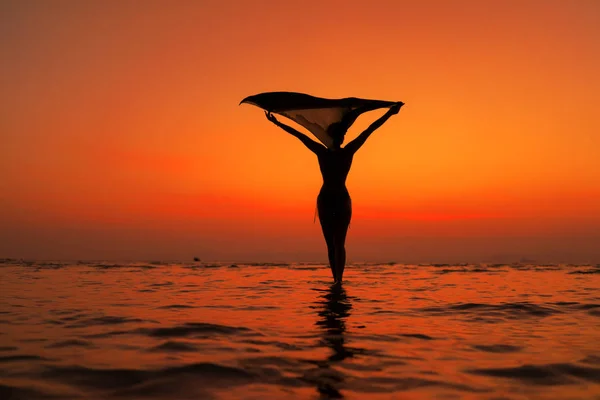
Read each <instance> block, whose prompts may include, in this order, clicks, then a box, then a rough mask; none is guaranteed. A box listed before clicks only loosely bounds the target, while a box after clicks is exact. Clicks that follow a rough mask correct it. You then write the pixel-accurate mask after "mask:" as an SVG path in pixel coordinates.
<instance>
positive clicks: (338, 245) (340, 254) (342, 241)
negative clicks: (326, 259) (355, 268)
mask: <svg viewBox="0 0 600 400" xmlns="http://www.w3.org/2000/svg"><path fill="white" fill-rule="evenodd" d="M347 233H348V224H347V223H345V222H344V221H340V224H339V225H338V226H337V227H336V233H335V235H334V239H333V248H334V252H335V261H334V264H335V275H334V279H335V280H336V281H338V282H342V278H343V276H344V268H345V267H346V234H347Z"/></svg>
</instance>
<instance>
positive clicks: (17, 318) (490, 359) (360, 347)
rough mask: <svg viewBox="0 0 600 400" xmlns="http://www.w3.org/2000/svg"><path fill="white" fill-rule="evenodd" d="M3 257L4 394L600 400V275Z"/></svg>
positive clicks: (594, 271)
mask: <svg viewBox="0 0 600 400" xmlns="http://www.w3.org/2000/svg"><path fill="white" fill-rule="evenodd" d="M344 278H345V281H344V283H343V286H342V287H335V286H333V287H332V286H331V276H330V271H329V269H328V268H327V267H326V266H324V265H317V264H297V263H296V264H294V263H292V264H231V263H215V264H206V263H162V262H151V263H139V262H136V263H132V262H128V263H113V262H111V263H107V262H73V263H65V262H41V261H37V262H33V261H22V260H20V261H15V260H4V261H1V262H0V282H1V286H0V398H1V399H3V400H4V399H49V398H50V399H113V398H114V399H236V398H245V399H265V398H285V399H292V398H301V399H318V398H348V399H388V398H396V399H427V398H439V399H459V398H465V399H587V398H590V399H599V398H600V290H599V289H600V266H594V265H588V266H574V265H526V264H512V265H467V264H464V265H439V264H438V265H398V264H393V263H390V264H384V265H382V264H352V265H349V266H347V269H346V273H345V276H344Z"/></svg>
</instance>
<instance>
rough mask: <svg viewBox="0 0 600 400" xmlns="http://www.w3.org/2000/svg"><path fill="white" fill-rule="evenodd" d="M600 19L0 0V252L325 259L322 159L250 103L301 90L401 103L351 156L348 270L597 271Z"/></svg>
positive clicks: (502, 5)
mask: <svg viewBox="0 0 600 400" xmlns="http://www.w3.org/2000/svg"><path fill="white" fill-rule="evenodd" d="M307 3H309V4H313V5H308V6H307ZM321 3H324V4H321ZM598 26H600V3H599V2H597V1H595V0H589V1H583V0H577V1H561V0H557V1H551V0H540V1H524V0H518V1H517V0H515V1H496V2H482V1H478V0H474V1H453V2H448V1H412V2H409V1H377V2H364V1H358V0H357V1H350V2H348V1H345V2H342V1H330V2H317V1H314V2H292V1H290V2H275V1H259V2H254V1H253V2H250V1H247V2H246V1H217V0H215V1H178V2H171V3H169V4H168V5H167V4H166V3H165V2H162V1H146V2H143V4H142V3H140V2H134V1H118V2H117V1H115V2H103V1H89V2H79V1H64V2H60V3H51V2H45V1H27V2H17V1H13V2H2V3H1V4H0V32H1V35H0V51H1V54H2V56H1V59H2V62H1V63H0V79H1V80H2V85H1V87H2V90H1V91H0V106H1V107H0V206H1V207H0V224H1V225H0V257H3V256H5V257H26V258H66V259H73V258H96V259H98V258H103V259H140V258H141V259H190V258H191V257H193V256H199V257H202V258H204V259H219V260H266V261H269V260H307V261H308V260H314V261H324V260H325V258H326V257H325V245H324V241H323V239H322V237H321V233H320V228H319V226H318V223H317V224H313V215H314V206H315V198H316V195H317V193H318V191H319V187H320V176H319V172H318V166H317V162H316V159H315V158H314V156H313V155H312V154H311V153H310V152H308V151H307V150H306V149H305V148H304V147H303V146H302V144H301V143H300V142H298V141H297V140H296V139H295V138H293V137H291V136H289V135H288V134H286V133H284V132H283V131H280V130H278V129H277V128H276V127H274V126H273V125H272V124H270V123H269V122H268V121H267V120H266V119H265V117H264V115H263V114H262V112H261V111H260V110H259V109H257V108H255V107H252V106H249V105H243V106H238V103H239V101H240V100H241V99H242V98H244V97H246V96H247V95H251V94H256V93H260V92H265V91H277V90H289V91H298V92H304V93H310V94H313V95H316V96H322V97H331V98H336V97H346V96H356V97H365V98H377V99H384V100H401V101H404V102H405V103H406V106H405V107H404V108H403V109H402V111H401V112H400V113H399V115H398V116H396V117H394V118H392V119H391V120H390V121H389V122H388V123H387V124H386V125H385V126H384V127H382V128H381V129H380V130H379V131H377V132H376V133H375V134H374V135H373V136H372V137H371V138H370V139H369V141H368V142H367V144H366V145H365V146H364V147H363V148H362V149H361V151H360V152H359V153H358V154H357V156H356V157H355V161H354V166H353V169H352V171H351V173H350V176H349V179H348V187H349V189H350V192H351V195H352V198H353V204H354V220H353V221H352V225H351V228H350V232H349V237H348V258H349V261H361V260H373V261H375V260H396V261H398V262H403V261H404V262H413V261H438V262H443V261H461V260H464V261H481V260H483V261H504V260H513V259H517V260H518V259H519V258H521V257H528V258H533V259H538V260H544V261H568V262H586V261H589V262H600V246H599V245H598V243H600V154H599V153H600V151H599V149H600V118H598V111H597V107H598V105H599V104H600V94H599V93H600V78H598V71H600V29H599V28H598ZM380 114H381V112H379V113H378V112H372V113H368V114H366V115H364V116H363V117H361V118H360V119H359V121H358V122H357V124H356V125H355V127H354V128H353V129H352V131H351V134H350V135H349V137H348V138H349V139H351V138H352V137H353V136H355V135H356V134H358V133H359V132H360V129H361V128H365V127H366V126H368V124H369V123H370V122H371V121H373V120H374V119H375V118H377V117H378V116H379V115H380Z"/></svg>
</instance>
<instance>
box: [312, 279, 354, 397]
mask: <svg viewBox="0 0 600 400" xmlns="http://www.w3.org/2000/svg"><path fill="white" fill-rule="evenodd" d="M317 304H318V306H319V307H318V308H317V310H318V315H319V319H318V320H317V322H316V325H317V326H318V327H319V328H321V330H322V343H323V344H324V345H325V346H327V347H329V348H330V349H331V354H329V355H328V356H327V359H326V360H325V361H323V362H321V363H319V365H318V370H317V373H316V374H315V375H316V376H318V377H319V379H316V380H315V384H316V385H317V390H318V391H319V393H320V394H321V395H324V396H326V397H329V398H341V397H343V396H342V394H341V393H340V390H341V389H342V388H343V385H344V375H343V374H341V373H339V372H336V371H335V369H334V368H333V366H334V365H335V364H336V363H337V362H340V361H343V360H345V359H346V358H349V357H352V356H353V352H352V350H350V349H349V348H348V347H347V346H346V345H345V337H344V333H345V332H346V319H347V318H348V317H349V316H350V310H352V303H351V302H350V300H349V298H348V296H347V295H346V290H345V289H344V288H343V287H341V286H339V285H332V286H331V287H330V289H329V291H327V292H326V293H325V294H324V295H322V296H320V298H319V301H318V302H317Z"/></svg>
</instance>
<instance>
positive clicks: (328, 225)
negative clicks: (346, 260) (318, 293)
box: [319, 210, 336, 280]
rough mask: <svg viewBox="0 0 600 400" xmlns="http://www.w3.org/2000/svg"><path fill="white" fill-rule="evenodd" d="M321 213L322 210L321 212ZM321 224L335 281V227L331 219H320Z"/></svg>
mask: <svg viewBox="0 0 600 400" xmlns="http://www.w3.org/2000/svg"><path fill="white" fill-rule="evenodd" d="M319 212H320V210H319ZM320 215H321V216H323V217H325V214H324V213H323V214H321V213H320ZM319 222H320V223H321V229H322V230H323V237H324V238H325V243H326V244H327V257H328V258H329V267H330V268H331V275H332V276H333V280H335V276H336V274H335V271H336V264H335V243H334V232H335V231H334V227H333V224H332V222H333V221H331V219H330V218H322V217H319Z"/></svg>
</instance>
